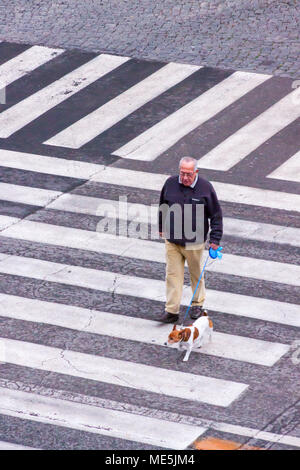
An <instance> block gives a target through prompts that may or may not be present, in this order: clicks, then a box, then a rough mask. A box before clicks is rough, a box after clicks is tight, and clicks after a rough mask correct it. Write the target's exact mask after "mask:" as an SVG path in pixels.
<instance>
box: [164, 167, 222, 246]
mask: <svg viewBox="0 0 300 470" xmlns="http://www.w3.org/2000/svg"><path fill="white" fill-rule="evenodd" d="M176 203H177V204H180V206H181V208H182V227H183V223H184V210H185V209H184V207H185V205H186V204H189V205H190V208H191V210H192V212H191V213H192V223H193V228H194V229H195V228H196V226H197V224H198V223H202V221H197V220H196V214H197V212H196V210H193V209H195V207H194V208H193V206H195V204H203V205H204V233H203V235H204V240H203V241H206V239H207V234H208V231H209V228H210V229H211V231H210V237H209V242H210V243H215V244H217V245H219V244H220V241H221V238H222V235H223V219H222V209H221V206H220V204H219V201H218V198H217V195H216V192H215V190H214V188H213V186H212V184H211V183H210V182H209V181H207V180H205V179H204V178H201V177H200V176H199V174H198V181H197V182H196V184H195V187H194V188H191V187H190V186H184V185H183V184H181V183H180V182H179V178H178V175H177V176H171V177H170V178H168V179H167V181H166V182H165V184H164V186H163V188H162V190H161V194H160V201H159V204H160V205H161V204H167V205H168V206H169V207H171V206H172V204H176ZM170 221H171V222H170V231H169V232H170V233H169V237H167V240H168V241H170V242H172V243H177V244H179V245H183V246H185V245H186V243H191V242H193V241H195V239H194V240H193V239H186V238H185V233H184V230H182V237H181V238H175V237H174V233H173V232H174V227H173V226H172V224H173V223H174V220H173V218H172V217H171V219H170ZM209 222H210V227H209ZM158 226H159V232H165V226H164V217H163V216H162V213H161V212H160V211H159V220H158Z"/></svg>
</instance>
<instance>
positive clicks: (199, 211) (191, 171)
mask: <svg viewBox="0 0 300 470" xmlns="http://www.w3.org/2000/svg"><path fill="white" fill-rule="evenodd" d="M166 207H167V212H168V214H166V212H165V211H163V210H162V208H166ZM172 207H173V208H174V207H176V210H177V212H176V210H173V209H172ZM159 208H160V210H159V233H160V236H161V237H164V238H165V246H166V305H165V313H164V315H163V317H162V319H161V321H162V322H164V323H174V322H176V321H177V320H178V318H179V309H180V302H181V297H182V289H183V284H184V264H185V260H186V261H187V264H188V268H189V273H190V280H191V285H192V290H193V292H194V290H195V289H196V286H197V282H198V280H199V277H200V274H201V271H202V267H201V265H202V255H203V253H204V249H205V243H206V239H207V234H208V231H209V222H210V229H211V231H210V236H209V246H211V247H212V248H213V249H217V248H218V246H219V244H220V241H221V238H222V234H223V223H222V210H221V207H220V204H219V201H218V198H217V195H216V193H215V191H214V188H213V186H212V184H211V183H210V182H208V181H207V180H205V179H204V178H201V177H200V176H199V175H198V170H197V160H195V159H194V158H191V157H184V158H182V159H181V160H180V163H179V175H177V176H171V177H170V178H168V179H167V181H166V182H165V184H164V186H163V188H162V191H161V195H160V207H159ZM178 208H179V212H178ZM188 212H189V213H190V214H191V216H190V219H189V217H187V215H188V214H187V213H188ZM163 214H164V215H163ZM167 221H168V223H167ZM186 221H190V222H191V224H192V229H193V230H192V231H189V235H190V234H193V235H194V236H192V237H190V236H189V237H187V236H186V232H187V230H186V229H187V227H186V226H185V222H186ZM199 233H200V234H201V237H200V238H199ZM199 241H200V242H199ZM204 301H205V283H204V276H202V279H201V282H200V284H199V287H198V289H197V292H196V294H195V296H194V299H193V302H192V306H191V309H190V317H191V318H192V319H193V320H195V319H197V318H198V317H200V316H201V315H202V314H203V312H204V309H203V304H204Z"/></svg>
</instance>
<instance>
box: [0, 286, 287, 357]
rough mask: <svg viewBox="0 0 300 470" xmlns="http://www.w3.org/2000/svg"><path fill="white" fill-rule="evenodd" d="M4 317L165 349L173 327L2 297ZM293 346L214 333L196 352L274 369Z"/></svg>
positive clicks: (34, 301) (18, 298)
mask: <svg viewBox="0 0 300 470" xmlns="http://www.w3.org/2000/svg"><path fill="white" fill-rule="evenodd" d="M0 315H1V316H3V317H8V318H14V319H17V320H25V321H30V322H35V323H36V322H39V323H45V324H50V325H56V326H60V327H63V328H70V329H74V330H78V331H86V332H89V333H94V334H99V335H105V336H111V337H114V338H122V339H126V340H130V341H137V342H142V343H147V344H155V345H158V346H164V343H165V342H166V341H167V338H168V334H169V333H170V330H171V328H172V327H170V325H164V324H162V323H161V322H155V321H151V320H145V319H143V318H134V317H127V316H124V315H117V314H112V313H108V312H99V311H96V310H91V309H85V308H80V307H73V306H70V305H64V304H57V303H52V302H51V303H50V302H45V301H41V300H37V299H26V298H23V297H18V296H13V295H6V294H0ZM289 348H290V347H289V345H286V344H281V343H273V342H269V341H262V340H258V339H254V338H247V337H243V336H237V335H229V334H225V333H219V332H216V331H214V334H213V342H212V343H209V344H207V345H205V346H203V347H202V348H201V350H200V351H199V350H197V351H193V352H196V353H201V354H209V355H212V356H218V357H223V358H226V359H233V360H236V361H244V362H249V363H251V364H258V365H263V366H273V365H274V364H275V362H277V361H278V360H279V359H280V358H281V357H282V356H283V355H284V354H286V353H287V352H288V351H289Z"/></svg>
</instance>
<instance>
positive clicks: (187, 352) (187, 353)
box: [183, 348, 192, 362]
mask: <svg viewBox="0 0 300 470" xmlns="http://www.w3.org/2000/svg"><path fill="white" fill-rule="evenodd" d="M191 351H192V348H188V350H187V351H186V353H185V356H184V358H183V361H184V362H187V361H188V359H189V357H190V354H191Z"/></svg>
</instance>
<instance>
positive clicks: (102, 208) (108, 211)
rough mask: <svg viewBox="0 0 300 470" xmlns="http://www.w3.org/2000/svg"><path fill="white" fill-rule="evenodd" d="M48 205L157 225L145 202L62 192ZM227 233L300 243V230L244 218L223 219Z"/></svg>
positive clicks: (288, 243)
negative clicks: (127, 201) (131, 201)
mask: <svg viewBox="0 0 300 470" xmlns="http://www.w3.org/2000/svg"><path fill="white" fill-rule="evenodd" d="M48 208H50V209H56V210H62V211H70V212H74V213H79V214H90V215H96V216H106V217H111V218H113V219H116V218H118V219H121V220H132V221H133V220H134V221H135V222H141V223H149V224H151V225H152V226H155V227H156V226H157V206H156V205H155V204H154V205H151V206H147V205H143V204H136V203H130V204H127V203H126V202H122V201H120V202H119V201H114V200H111V199H101V198H96V197H90V196H81V195H77V194H70V193H68V194H62V195H61V197H60V198H58V199H54V200H53V201H52V202H51V203H49V205H48ZM223 225H224V233H226V235H232V236H235V237H240V238H246V239H253V240H260V241H265V242H271V243H283V244H287V245H293V246H300V229H298V228H294V227H283V226H281V225H273V224H265V223H261V222H251V221H248V220H244V219H234V218H230V217H224V218H223Z"/></svg>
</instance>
